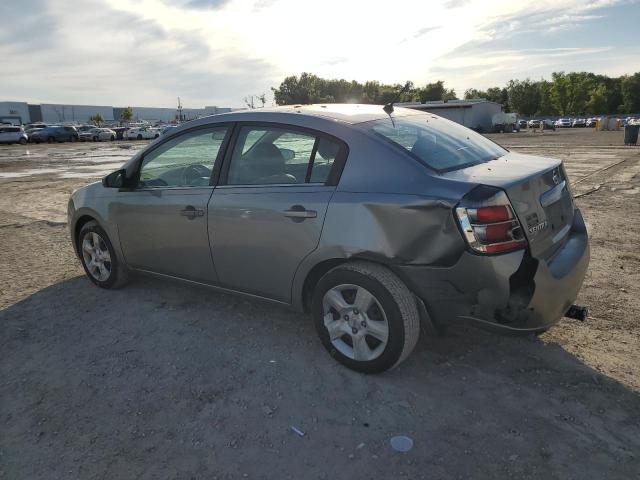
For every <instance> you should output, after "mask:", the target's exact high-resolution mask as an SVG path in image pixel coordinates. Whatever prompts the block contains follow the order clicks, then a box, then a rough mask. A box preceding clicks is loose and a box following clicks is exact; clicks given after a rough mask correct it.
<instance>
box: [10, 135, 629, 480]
mask: <svg viewBox="0 0 640 480" xmlns="http://www.w3.org/2000/svg"><path fill="white" fill-rule="evenodd" d="M491 137H492V138H493V139H494V140H496V141H498V142H499V143H501V144H503V145H504V146H506V147H508V148H512V149H513V150H516V151H522V152H527V153H535V154H541V155H549V156H558V157H561V158H562V159H563V160H564V161H565V162H566V166H567V169H568V172H569V175H570V178H571V180H572V183H573V190H574V194H575V195H577V198H576V202H577V204H578V206H579V207H580V208H581V209H582V211H583V214H584V216H585V219H586V221H587V224H588V229H589V233H590V236H591V248H592V250H591V265H590V269H589V273H588V276H587V278H586V280H585V284H584V287H583V289H582V292H581V294H580V298H579V299H578V301H579V303H581V304H586V305H588V306H589V307H590V310H591V317H590V318H589V319H588V321H587V322H585V323H579V322H576V321H572V320H568V319H564V320H562V321H561V322H560V323H559V324H558V325H557V326H556V327H554V328H552V329H551V330H550V331H548V332H547V333H545V334H544V335H542V336H541V337H535V336H531V337H525V338H522V337H504V336H498V335H495V334H490V333H486V332H483V331H480V330H476V329H473V328H468V327H456V328H451V329H449V331H448V333H447V335H446V336H445V337H443V338H427V337H425V336H424V335H423V337H422V339H421V341H420V343H419V344H418V347H417V348H416V351H415V352H414V354H413V355H412V356H411V357H410V358H409V359H408V361H407V362H405V363H404V364H403V365H401V366H400V367H399V368H398V369H396V370H394V371H391V372H387V373H385V374H382V375H376V376H365V375H360V374H357V373H355V372H352V371H349V370H347V369H345V368H343V367H341V366H340V365H338V364H337V363H336V362H334V361H333V360H332V359H331V358H330V357H329V356H328V355H327V354H326V353H325V351H324V350H323V349H322V346H321V345H320V342H319V341H318V340H317V338H316V335H315V332H314V330H313V326H312V324H311V322H310V319H309V318H307V317H303V316H300V315H298V314H296V313H292V312H289V311H287V310H284V309H282V308H279V307H275V306H272V305H267V304H264V303H260V302H258V301H249V300H245V299H240V298H236V297H233V296H229V295H224V294H220V293H214V292H211V291H209V290H206V289H199V288H194V287H190V286H184V285H181V284H176V283H169V282H164V281H159V280H155V279H149V278H139V279H136V280H135V281H134V282H132V283H131V284H130V285H129V286H127V288H124V289H122V290H117V291H103V290H100V289H98V288H96V287H94V286H93V285H92V284H91V283H90V282H89V281H88V280H86V279H85V278H83V276H82V271H81V268H80V266H79V263H78V262H77V260H76V259H75V257H74V255H73V252H72V250H71V246H70V243H69V240H68V234H67V230H66V225H65V223H64V222H65V221H66V215H65V212H66V203H67V199H68V196H69V194H70V193H71V192H72V191H73V190H74V189H75V188H77V187H79V186H82V185H84V184H86V183H87V182H88V181H91V180H94V179H97V178H98V177H99V176H101V175H102V174H104V173H106V172H108V171H110V170H113V169H115V168H117V166H118V165H119V164H120V163H121V162H123V161H124V160H125V159H126V158H128V157H129V156H130V155H131V154H132V152H133V151H134V150H136V149H137V148H140V147H141V146H142V145H143V143H123V144H107V143H105V144H100V145H97V144H75V145H71V144H66V145H53V146H49V145H36V146H26V147H21V146H0V308H2V310H1V311H0V355H1V357H0V478H1V479H5V478H6V479H11V480H13V479H38V478H42V479H58V478H64V479H120V478H145V479H147V478H149V479H153V478H158V479H165V478H167V479H212V478H217V479H235V478H239V479H243V478H265V479H271V478H292V479H293V478H295V479H298V478H305V479H306V478H310V479H315V478H317V479H329V478H356V479H360V478H376V479H377V478H384V479H387V478H428V479H445V478H455V479H466V478H473V479H476V478H486V479H496V478H518V479H522V478H536V479H537V478H545V479H556V478H557V479H563V480H565V479H573V478H575V479H580V480H584V479H602V478H607V479H618V478H619V479H629V478H638V472H640V301H639V298H640V273H639V272H640V208H638V207H640V195H639V193H640V147H635V148H634V147H624V146H622V133H621V132H599V133H596V132H593V131H591V130H586V129H582V130H562V131H558V132H545V133H543V134H540V133H537V134H533V133H531V132H522V133H519V134H503V135H491ZM292 427H295V428H297V429H299V430H300V431H302V432H304V436H300V435H299V434H297V433H295V432H294V431H293V430H292ZM394 435H407V436H410V437H411V438H412V439H413V441H414V446H413V449H412V450H411V451H410V452H408V453H398V452H395V451H394V450H393V449H392V448H391V447H390V445H389V439H390V438H391V437H392V436H394Z"/></svg>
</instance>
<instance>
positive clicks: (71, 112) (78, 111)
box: [40, 103, 113, 123]
mask: <svg viewBox="0 0 640 480" xmlns="http://www.w3.org/2000/svg"><path fill="white" fill-rule="evenodd" d="M40 108H41V109H42V121H43V122H45V123H66V122H78V123H87V122H88V121H89V118H90V117H92V116H94V115H95V114H97V113H99V114H100V115H102V118H103V119H104V121H105V122H110V121H113V107H110V106H104V105H62V104H54V103H43V104H41V105H40Z"/></svg>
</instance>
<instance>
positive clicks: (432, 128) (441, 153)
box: [364, 114, 507, 171]
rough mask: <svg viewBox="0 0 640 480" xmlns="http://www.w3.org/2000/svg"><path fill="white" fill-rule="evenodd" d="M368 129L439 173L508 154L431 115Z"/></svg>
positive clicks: (370, 125) (378, 122) (376, 123)
mask: <svg viewBox="0 0 640 480" xmlns="http://www.w3.org/2000/svg"><path fill="white" fill-rule="evenodd" d="M364 125H365V127H366V128H367V129H369V130H370V131H372V132H373V133H375V134H376V135H378V136H381V137H383V138H384V139H385V140H387V141H390V142H392V143H394V144H395V145H398V146H400V147H401V148H402V149H403V150H405V151H407V152H409V153H410V154H411V155H412V156H414V157H417V158H418V160H420V161H421V162H423V163H425V164H426V165H427V166H429V167H431V168H433V169H434V170H438V171H449V170H456V169H458V168H463V167H468V166H470V165H476V164H478V163H482V162H487V161H489V160H493V159H495V158H499V157H502V156H503V155H506V154H507V151H506V150H505V149H504V148H502V147H501V146H499V145H497V144H495V143H493V142H492V141H491V140H489V139H487V138H485V137H483V136H482V135H480V134H479V133H476V132H474V131H473V130H470V129H468V128H466V127H463V126H462V125H459V124H457V123H454V122H451V121H449V120H446V119H444V118H440V117H436V116H434V115H430V114H424V115H411V116H407V117H396V118H394V119H393V120H392V119H391V118H386V119H382V120H375V121H373V122H368V123H366V124H364Z"/></svg>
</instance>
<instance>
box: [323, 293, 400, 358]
mask: <svg viewBox="0 0 640 480" xmlns="http://www.w3.org/2000/svg"><path fill="white" fill-rule="evenodd" d="M322 313H323V320H324V326H325V328H326V329H327V331H328V333H329V338H330V340H331V344H332V345H333V346H334V347H335V348H336V350H338V351H339V352H340V353H342V354H343V355H345V356H346V357H348V358H350V359H352V360H356V361H371V360H374V359H376V358H378V357H379V356H380V355H382V353H383V352H384V349H385V347H386V345H387V342H388V341H389V322H388V321H387V315H386V313H385V311H384V309H383V308H382V305H381V304H380V302H379V301H378V300H377V299H376V298H375V297H374V296H373V295H372V294H371V292H369V291H368V290H367V289H366V288H364V287H361V286H359V285H351V284H343V285H337V286H335V287H333V288H331V289H329V290H328V291H327V292H326V293H325V295H324V297H323V299H322Z"/></svg>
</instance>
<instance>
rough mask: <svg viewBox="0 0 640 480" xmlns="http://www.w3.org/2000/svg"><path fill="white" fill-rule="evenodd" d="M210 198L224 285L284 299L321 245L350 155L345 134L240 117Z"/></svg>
mask: <svg viewBox="0 0 640 480" xmlns="http://www.w3.org/2000/svg"><path fill="white" fill-rule="evenodd" d="M234 137H235V138H234V139H233V144H234V147H233V149H232V150H231V149H230V151H229V152H228V154H227V158H226V159H225V165H224V168H223V174H222V182H221V183H220V184H219V185H218V187H217V188H216V189H215V191H214V192H213V195H212V197H211V201H210V202H209V209H208V211H209V214H208V215H209V237H210V239H211V242H212V252H213V259H214V262H215V265H216V271H217V273H218V276H219V280H220V283H221V285H223V286H225V287H227V288H231V289H234V290H238V291H243V292H247V293H251V294H255V295H259V296H263V297H267V298H271V299H275V300H279V301H283V302H290V301H291V283H292V280H293V276H294V274H295V271H296V269H297V267H298V265H299V264H300V262H301V261H302V260H303V259H304V257H306V256H307V255H308V254H309V253H311V252H312V251H313V250H314V249H315V248H316V247H317V245H318V241H319V239H320V234H321V231H322V225H323V222H324V217H325V213H326V210H327V205H328V203H329V200H330V199H331V196H332V195H333V192H334V191H335V188H336V184H337V180H338V177H339V174H340V171H341V169H342V166H343V165H344V162H345V160H346V156H347V146H346V144H344V143H343V142H342V141H340V140H338V139H336V138H334V137H329V136H326V135H324V134H322V133H319V132H315V131H309V130H302V129H299V128H296V127H292V126H286V125H276V124H240V125H238V127H237V128H236V133H235V135H234Z"/></svg>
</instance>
